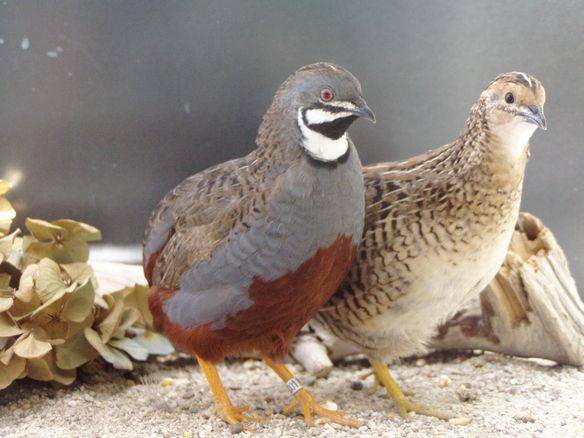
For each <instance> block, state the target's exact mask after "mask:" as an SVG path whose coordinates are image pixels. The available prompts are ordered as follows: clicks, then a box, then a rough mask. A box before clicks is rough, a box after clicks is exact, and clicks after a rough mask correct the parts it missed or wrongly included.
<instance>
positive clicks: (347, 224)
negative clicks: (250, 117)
mask: <svg viewBox="0 0 584 438" xmlns="http://www.w3.org/2000/svg"><path fill="white" fill-rule="evenodd" d="M358 118H365V119H369V120H373V119H374V116H373V113H372V112H371V110H370V109H369V107H368V106H367V104H366V102H365V100H364V98H363V96H362V91H361V85H360V84H359V82H358V81H357V79H355V77H354V76H353V75H352V74H351V73H349V72H348V71H347V70H345V69H343V68H341V67H338V66H335V65H333V64H329V63H317V64H312V65H308V66H305V67H303V68H301V69H299V70H298V71H296V72H295V73H294V74H293V75H292V76H290V77H289V78H288V79H287V80H286V81H285V82H284V83H283V84H282V86H281V87H280V88H279V89H278V91H277V92H276V95H275V97H274V100H273V102H272V104H271V106H270V107H269V109H268V110H267V112H266V114H265V115H264V118H263V121H262V123H261V125H260V127H259V131H258V134H257V138H256V144H257V148H256V149H255V150H253V151H252V152H251V153H250V154H249V155H247V156H245V157H243V158H239V159H235V160H232V161H228V162H226V163H222V164H219V165H217V166H215V167H212V168H210V169H207V170H205V171H202V172H200V173H197V174H196V175H194V176H191V177H190V178H187V179H186V180H185V181H183V182H182V183H181V184H179V185H178V186H177V187H176V188H175V189H173V190H172V191H171V192H170V193H168V195H166V196H165V197H164V199H163V200H162V201H161V202H160V203H159V204H158V206H157V207H156V209H155V210H154V212H153V213H152V216H151V218H150V223H149V225H148V228H147V230H146V234H145V239H144V269H145V274H146V277H147V279H148V281H149V284H150V285H151V290H150V295H149V306H150V309H151V311H152V314H153V317H154V321H155V324H156V326H157V327H158V328H159V329H160V330H161V331H163V332H164V333H165V334H166V336H167V337H168V338H169V339H170V340H171V341H172V342H173V343H174V344H175V345H176V346H177V347H178V348H180V349H182V350H184V351H186V352H188V353H190V354H192V355H193V356H195V357H196V358H197V359H198V361H199V364H200V367H201V370H202V371H203V373H204V374H205V376H206V378H207V381H208V383H209V386H210V388H211V391H212V393H213V398H214V400H215V404H216V412H217V414H218V415H219V416H221V417H222V418H223V419H224V420H225V421H226V422H228V423H231V424H235V423H239V422H244V421H256V419H255V418H252V417H249V416H247V415H245V412H246V410H247V408H236V407H234V406H233V405H232V403H231V401H230V399H229V397H228V395H227V392H226V391H225V389H224V388H223V385H222V383H221V379H220V377H219V374H218V372H217V369H216V367H215V364H216V363H217V362H219V361H221V360H223V359H224V358H225V357H226V356H230V355H234V354H241V353H249V352H257V353H259V354H260V355H261V356H262V357H263V358H264V361H265V363H266V364H267V365H268V366H269V367H270V368H272V369H273V370H274V371H275V372H276V374H277V375H278V376H279V377H280V378H282V379H283V380H284V381H285V382H286V383H287V386H288V388H289V389H290V391H291V392H292V394H293V396H294V399H295V402H294V404H293V405H292V406H293V407H295V406H298V407H300V408H301V410H302V413H303V414H304V416H305V419H306V422H307V423H308V424H312V415H317V416H321V417H327V418H329V419H330V420H332V421H334V422H337V423H340V424H344V425H348V426H356V425H357V424H358V422H357V421H355V420H351V419H347V418H345V417H344V416H343V415H342V414H340V413H337V412H331V411H327V410H326V409H323V408H322V407H321V406H320V405H319V404H318V403H317V402H316V400H315V399H314V397H312V395H310V393H309V392H308V391H307V390H306V389H304V388H302V387H301V385H300V383H299V381H298V380H297V379H296V378H294V376H293V375H292V374H291V373H290V371H289V370H288V369H287V368H286V366H285V365H284V364H283V363H282V360H283V358H284V356H285V354H286V352H287V349H288V345H289V343H290V341H291V340H292V338H293V337H294V335H295V334H296V332H297V331H298V330H299V329H300V328H301V327H302V326H303V325H304V324H305V323H306V322H307V321H308V320H309V319H310V318H311V317H312V316H313V315H314V314H315V313H316V312H317V311H318V309H319V308H321V307H322V305H323V304H324V303H326V301H327V300H328V299H329V298H330V296H331V295H332V294H333V293H334V292H335V290H336V289H337V288H338V287H339V285H340V283H341V281H342V280H343V278H344V277H345V275H346V273H347V271H348V269H349V268H350V267H351V265H352V263H353V260H354V256H355V254H356V249H357V246H358V244H359V241H360V238H361V234H362V231H363V218H364V208H365V206H364V204H365V201H364V186H363V176H362V169H361V163H360V161H359V156H358V155H357V151H356V149H355V147H354V145H353V143H352V141H351V140H350V138H349V136H348V135H347V129H348V128H349V126H350V125H351V124H352V123H353V122H354V121H355V120H356V119H358Z"/></svg>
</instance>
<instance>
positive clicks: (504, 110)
mask: <svg viewBox="0 0 584 438" xmlns="http://www.w3.org/2000/svg"><path fill="white" fill-rule="evenodd" d="M544 102H545V91H544V88H543V86H542V85H541V83H540V82H539V81H538V80H537V79H535V78H533V77H532V76H529V75H527V74H524V73H520V72H512V73H506V74H502V75H500V76H498V77H497V78H496V79H495V80H494V81H493V82H491V83H490V85H489V86H488V87H487V88H486V90H484V91H483V92H482V94H481V95H480V97H479V99H478V101H477V102H476V103H475V104H474V105H473V106H472V108H471V110H470V116H469V119H468V121H467V123H466V126H465V128H464V130H463V131H462V133H461V134H460V136H459V137H458V138H457V139H456V140H454V141H453V142H452V143H449V144H447V145H445V146H443V147H441V148H438V149H436V150H432V151H430V152H428V153H425V154H423V155H420V156H417V157H414V158H412V159H410V160H408V161H405V162H401V163H382V164H377V165H371V166H367V167H366V168H365V169H364V177H365V190H366V217H365V231H364V235H363V240H362V243H361V247H360V249H359V253H358V255H357V260H356V262H355V264H354V265H353V268H352V270H351V271H350V274H349V275H348V277H347V279H346V280H345V282H344V283H343V285H342V286H341V287H340V289H339V290H338V291H337V293H336V294H335V295H334V296H333V297H332V298H331V300H330V301H329V302H328V304H327V305H326V306H325V307H324V308H323V309H322V310H321V311H320V312H319V313H318V315H317V316H316V317H315V319H314V320H313V321H312V322H311V326H312V327H313V328H314V329H315V330H316V331H317V332H318V333H320V334H321V336H326V335H327V333H328V334H329V335H330V333H332V334H333V335H335V336H337V337H338V338H341V339H342V340H345V341H348V342H350V343H353V344H355V345H356V346H358V347H359V348H360V349H361V350H362V351H363V353H364V354H366V355H367V357H368V358H369V361H370V363H371V365H372V367H373V370H374V372H375V374H376V377H377V379H378V382H380V383H381V384H383V385H384V386H385V387H386V388H387V390H388V391H389V393H390V394H391V396H392V397H393V400H394V402H395V405H396V406H397V408H398V409H399V411H400V412H401V414H402V415H403V416H406V417H407V415H408V412H417V413H422V414H429V415H435V416H440V417H442V415H440V414H437V413H435V412H434V411H432V410H429V409H425V408H422V407H420V406H418V405H415V404H413V403H411V402H410V401H409V400H408V399H407V398H406V397H405V396H404V395H403V393H402V391H401V390H400V388H399V387H398V385H397V384H396V383H395V381H394V380H393V379H392V377H391V374H390V372H389V369H388V368H387V366H386V363H388V362H389V361H391V360H392V359H396V358H399V357H403V356H407V355H411V354H414V353H418V352H421V351H423V350H424V344H425V342H426V341H427V340H428V339H430V337H431V336H432V335H433V334H434V332H435V330H436V328H437V326H438V324H439V323H440V322H442V321H444V320H445V319H446V318H447V317H448V316H449V315H451V314H452V313H453V312H455V311H456V309H457V308H459V306H460V305H461V304H462V303H463V302H464V301H465V300H467V299H469V298H470V297H472V296H473V295H475V294H478V293H479V292H480V291H481V290H482V289H483V288H484V287H485V286H486V285H487V283H489V282H490V280H491V279H492V278H493V276H494V275H495V274H496V272H497V271H498V269H499V267H500V266H501V264H502V262H503V259H504V257H505V254H506V252H507V248H508V246H509V242H510V239H511V235H512V233H513V229H514V226H515V222H516V219H517V216H518V212H519V204H520V201H521V189H522V184H523V176H524V171H525V165H526V163H527V159H528V156H529V151H528V142H529V139H530V137H531V135H532V134H533V132H534V131H535V130H536V129H537V127H539V128H542V129H546V121H545V118H544V114H543V105H544ZM323 329H324V330H323Z"/></svg>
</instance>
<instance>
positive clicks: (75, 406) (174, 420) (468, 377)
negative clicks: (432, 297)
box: [0, 353, 584, 437]
mask: <svg viewBox="0 0 584 438" xmlns="http://www.w3.org/2000/svg"><path fill="white" fill-rule="evenodd" d="M293 368H294V369H295V370H296V371H298V372H299V376H300V378H301V379H302V380H303V381H304V382H305V383H307V384H308V385H309V386H310V389H311V390H312V391H313V393H314V395H315V396H316V397H318V398H319V399H320V400H322V401H326V400H334V401H335V402H336V403H337V404H338V407H339V408H340V409H342V410H344V411H346V412H348V413H349V414H350V415H352V416H354V417H356V418H359V419H361V420H363V422H364V425H363V426H362V427H361V428H360V429H347V428H343V427H339V426H336V425H330V424H321V425H319V426H317V427H314V428H307V427H306V426H305V425H304V422H303V421H302V419H301V418H300V417H295V418H289V417H284V416H283V415H281V414H277V412H278V410H279V409H281V408H282V407H283V406H284V405H285V404H286V403H287V402H288V401H289V399H290V396H289V394H288V392H287V390H286V388H285V387H284V386H283V385H282V384H281V383H279V381H278V380H277V378H276V377H275V375H274V374H273V373H271V372H270V371H268V370H267V369H266V368H265V367H263V366H262V364H261V363H260V362H257V361H235V362H231V363H229V364H228V365H225V366H222V367H221V373H222V375H223V378H224V382H225V384H226V386H227V387H228V388H229V391H230V393H231V395H232V398H233V400H234V402H235V403H238V404H249V405H252V406H254V407H255V408H256V410H255V411H253V413H255V414H260V415H262V414H263V415H266V414H270V413H272V411H273V412H275V414H274V415H271V416H270V419H269V421H268V422H267V423H266V424H265V425H263V426H260V427H259V428H258V431H257V433H255V434H253V435H252V434H250V433H248V432H241V431H240V430H238V429H237V428H233V427H229V426H226V425H225V424H223V423H222V422H220V421H218V420H217V419H215V418H214V417H213V416H212V402H211V395H210V393H209V391H208V389H207V385H206V383H205V381H204V379H203V376H202V375H201V374H200V373H199V370H198V368H197V366H196V365H195V364H194V363H193V362H192V361H190V360H178V361H173V362H167V363H164V364H160V363H156V362H154V363H148V364H144V365H141V366H140V367H139V368H138V369H137V370H136V371H134V372H131V373H125V374H124V373H120V372H116V371H110V372H108V373H97V372H96V373H91V374H87V375H84V376H82V378H81V379H80V381H79V382H77V383H75V384H74V385H72V386H70V387H60V386H56V385H52V384H43V383H38V382H26V381H22V382H18V383H17V384H15V385H13V386H12V387H11V388H10V389H8V390H5V391H2V392H0V437H37V436H38V437H110V436H111V437H113V436H115V437H198V436H200V437H219V436H231V435H232V434H234V433H240V436H257V437H262V436H269V437H280V436H282V437H288V436H290V437H304V436H315V437H333V436H335V437H337V436H338V437H343V436H378V437H394V436H395V437H405V436H407V437H410V436H412V437H423V436H448V437H450V436H460V437H462V436H464V437H469V436H470V437H475V436H476V437H478V436H481V437H482V436H487V435H489V436H549V437H582V436H584V372H583V371H582V370H578V369H575V368H570V367H558V366H553V365H548V364H542V363H539V362H537V363H536V362H533V361H528V360H522V359H515V358H509V357H504V356H500V355H496V354H491V353H487V354H484V355H476V356H472V357H468V356H467V357H461V356H456V357H452V356H444V355H440V356H434V357H431V358H429V359H428V360H425V359H424V360H418V361H417V362H416V361H408V362H406V363H403V364H401V365H396V366H395V367H394V371H395V373H396V375H397V376H398V379H399V381H400V383H401V384H402V386H403V388H404V389H406V390H408V391H412V392H413V396H412V397H413V399H414V400H415V401H418V402H422V403H425V404H427V405H432V406H437V407H440V408H442V409H447V410H449V411H450V412H452V413H454V414H456V416H458V417H462V418H465V419H470V423H469V424H467V425H459V424H451V423H448V422H444V421H439V420H436V419H433V418H428V417H423V416H414V417H413V418H412V420H411V421H410V422H405V421H404V420H402V419H401V418H400V417H397V416H396V415H395V411H394V410H393V408H392V403H391V401H390V400H389V399H388V398H387V396H386V395H385V394H384V393H383V392H382V391H378V392H377V393H376V394H375V395H373V396H367V387H368V386H370V385H371V378H369V379H368V380H366V381H365V386H364V388H363V389H355V387H358V386H359V385H354V384H353V385H352V382H354V381H355V380H357V379H358V376H359V375H361V374H363V373H364V372H366V371H367V369H368V368H367V367H366V363H365V362H363V361H359V360H357V361H353V362H345V363H343V364H340V365H339V366H338V367H337V368H335V369H334V370H333V372H332V373H331V375H330V376H329V377H328V379H318V380H314V379H313V378H311V377H310V376H308V375H307V374H306V373H303V372H302V371H301V370H300V369H299V367H295V366H293ZM165 379H166V380H165ZM352 386H353V387H354V389H352ZM388 413H389V415H388ZM467 421H468V420H460V422H462V423H465V422H467Z"/></svg>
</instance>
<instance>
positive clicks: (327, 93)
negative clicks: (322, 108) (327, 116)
mask: <svg viewBox="0 0 584 438" xmlns="http://www.w3.org/2000/svg"><path fill="white" fill-rule="evenodd" d="M334 98H335V93H334V92H333V90H331V89H330V88H323V89H322V90H320V100H322V101H323V102H330V101H331V100H333V99H334Z"/></svg>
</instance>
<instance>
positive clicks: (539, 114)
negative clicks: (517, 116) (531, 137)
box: [521, 105, 547, 131]
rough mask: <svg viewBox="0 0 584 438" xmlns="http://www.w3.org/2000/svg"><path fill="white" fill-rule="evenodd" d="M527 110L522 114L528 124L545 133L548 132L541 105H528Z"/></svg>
mask: <svg viewBox="0 0 584 438" xmlns="http://www.w3.org/2000/svg"><path fill="white" fill-rule="evenodd" d="M527 109H528V110H529V111H525V112H522V113H521V116H522V117H523V118H524V119H525V121H526V122H527V123H533V124H534V125H537V126H538V127H539V128H541V129H543V130H544V131H545V130H547V122H546V120H545V115H544V114H543V107H542V106H541V105H528V106H527Z"/></svg>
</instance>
